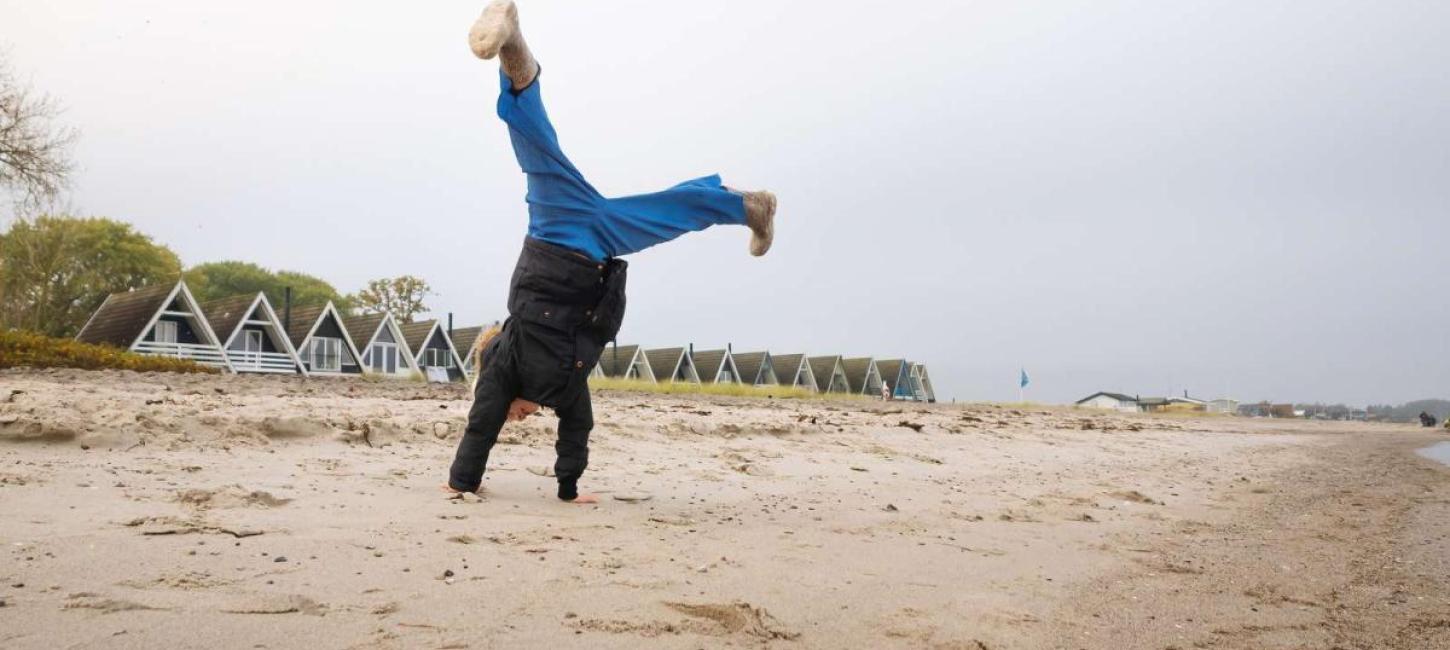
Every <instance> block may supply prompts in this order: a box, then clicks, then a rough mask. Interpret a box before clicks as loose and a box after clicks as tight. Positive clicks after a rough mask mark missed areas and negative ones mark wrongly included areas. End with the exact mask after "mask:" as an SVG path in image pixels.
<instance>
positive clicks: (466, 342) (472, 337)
mask: <svg viewBox="0 0 1450 650" xmlns="http://www.w3.org/2000/svg"><path fill="white" fill-rule="evenodd" d="M482 333H483V328H482V327H460V328H458V329H455V330H453V334H452V335H451V336H450V338H452V339H453V347H455V348H458V355H459V356H461V357H463V360H464V361H465V362H467V361H468V353H469V351H471V350H473V342H474V341H477V340H478V335H479V334H482Z"/></svg>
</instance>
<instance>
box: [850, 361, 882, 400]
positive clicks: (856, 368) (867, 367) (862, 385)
mask: <svg viewBox="0 0 1450 650" xmlns="http://www.w3.org/2000/svg"><path fill="white" fill-rule="evenodd" d="M841 365H842V366H844V367H845V368H846V381H848V382H850V383H851V392H852V393H856V394H858V395H859V394H862V393H865V392H866V375H868V374H870V373H871V357H856V358H855V359H842V360H841ZM878 372H879V371H878Z"/></svg>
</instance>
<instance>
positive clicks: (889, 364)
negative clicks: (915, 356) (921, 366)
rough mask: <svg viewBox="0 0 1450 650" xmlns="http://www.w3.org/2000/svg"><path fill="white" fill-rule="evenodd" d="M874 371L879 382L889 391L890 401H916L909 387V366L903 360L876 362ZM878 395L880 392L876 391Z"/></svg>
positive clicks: (913, 392)
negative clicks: (877, 374) (879, 379)
mask: <svg viewBox="0 0 1450 650" xmlns="http://www.w3.org/2000/svg"><path fill="white" fill-rule="evenodd" d="M876 371H877V373H879V375H880V377H881V382H882V383H884V384H886V388H887V389H888V390H890V391H891V392H890V395H891V399H910V400H914V399H916V391H914V390H912V387H911V364H909V363H907V362H906V360H904V359H888V360H886V361H877V362H876ZM877 392H878V394H879V393H880V391H879V390H878V391H877Z"/></svg>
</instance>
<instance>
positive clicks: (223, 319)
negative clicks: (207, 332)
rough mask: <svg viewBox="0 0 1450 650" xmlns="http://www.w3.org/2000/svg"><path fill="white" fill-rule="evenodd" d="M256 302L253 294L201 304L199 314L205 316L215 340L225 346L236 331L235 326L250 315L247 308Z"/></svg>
mask: <svg viewBox="0 0 1450 650" xmlns="http://www.w3.org/2000/svg"><path fill="white" fill-rule="evenodd" d="M256 300H257V294H255V293H254V294H250V295H245V294H244V295H240V296H232V297H230V298H221V299H219V300H213V301H211V302H204V303H201V313H202V314H205V315H206V321H207V323H209V324H210V325H211V331H213V332H216V337H217V339H218V340H219V341H221V343H222V344H223V345H225V344H226V342H227V340H229V339H231V338H232V334H233V333H234V332H236V331H237V326H238V325H241V324H242V321H244V320H246V318H247V316H250V315H251V314H250V313H249V311H248V308H250V307H251V306H252V303H253V302H255V301H256Z"/></svg>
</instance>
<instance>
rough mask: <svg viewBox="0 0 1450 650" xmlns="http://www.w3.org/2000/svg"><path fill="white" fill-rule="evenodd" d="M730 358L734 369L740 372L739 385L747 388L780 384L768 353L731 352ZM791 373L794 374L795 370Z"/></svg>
mask: <svg viewBox="0 0 1450 650" xmlns="http://www.w3.org/2000/svg"><path fill="white" fill-rule="evenodd" d="M730 356H731V357H732V358H734V359H735V369H736V370H739V371H740V383H742V384H745V385H747V386H776V385H778V384H780V377H779V376H777V374H776V372H775V358H774V357H772V356H770V352H766V351H761V352H732V353H731V354H730ZM797 365H799V362H797ZM791 372H795V368H792V369H791ZM792 377H794V375H792Z"/></svg>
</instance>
